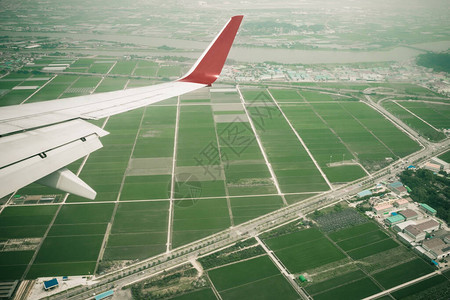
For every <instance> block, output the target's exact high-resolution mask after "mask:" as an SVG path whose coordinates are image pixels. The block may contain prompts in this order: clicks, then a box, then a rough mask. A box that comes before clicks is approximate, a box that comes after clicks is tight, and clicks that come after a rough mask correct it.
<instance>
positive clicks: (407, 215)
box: [398, 209, 417, 219]
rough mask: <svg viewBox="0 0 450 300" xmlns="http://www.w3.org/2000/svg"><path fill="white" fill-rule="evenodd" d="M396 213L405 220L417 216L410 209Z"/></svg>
mask: <svg viewBox="0 0 450 300" xmlns="http://www.w3.org/2000/svg"><path fill="white" fill-rule="evenodd" d="M398 213H399V214H401V215H402V216H404V217H405V218H407V219H408V218H412V217H415V216H417V213H416V212H415V211H414V210H412V209H405V210H402V211H399V212H398Z"/></svg>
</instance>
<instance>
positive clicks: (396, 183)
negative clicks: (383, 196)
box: [389, 181, 403, 188]
mask: <svg viewBox="0 0 450 300" xmlns="http://www.w3.org/2000/svg"><path fill="white" fill-rule="evenodd" d="M389 186H390V187H393V188H399V187H402V186H403V183H401V182H400V181H396V182H393V183H391V184H389Z"/></svg>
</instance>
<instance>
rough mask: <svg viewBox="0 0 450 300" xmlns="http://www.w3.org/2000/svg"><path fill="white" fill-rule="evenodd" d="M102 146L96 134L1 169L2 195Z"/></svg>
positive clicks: (0, 189) (0, 186)
mask: <svg viewBox="0 0 450 300" xmlns="http://www.w3.org/2000/svg"><path fill="white" fill-rule="evenodd" d="M101 147H102V143H101V142H100V140H99V138H98V136H97V135H96V134H92V135H89V136H87V137H86V138H85V141H82V140H80V139H78V140H76V141H73V142H70V143H68V144H65V145H62V146H60V147H57V148H54V149H51V150H49V151H46V152H45V155H41V156H39V155H35V156H32V157H29V158H27V159H24V160H21V161H19V162H16V163H14V164H11V165H8V166H6V167H4V168H2V169H0V182H1V185H0V196H1V197H3V196H5V195H8V194H9V193H12V192H14V191H16V190H18V189H20V188H21V187H23V186H26V185H28V184H30V183H33V182H35V181H36V180H38V179H40V178H42V177H44V176H47V175H49V174H52V173H53V172H55V171H57V170H59V169H61V168H63V167H65V166H67V165H68V164H70V163H72V162H74V161H76V160H78V159H80V158H82V157H84V156H86V155H88V154H89V153H91V152H94V151H95V150H98V149H100V148H101Z"/></svg>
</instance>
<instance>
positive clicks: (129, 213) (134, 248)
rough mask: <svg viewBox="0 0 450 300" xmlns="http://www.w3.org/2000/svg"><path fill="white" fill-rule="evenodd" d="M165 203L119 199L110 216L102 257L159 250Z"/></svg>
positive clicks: (144, 254) (165, 218) (162, 240)
mask: <svg viewBox="0 0 450 300" xmlns="http://www.w3.org/2000/svg"><path fill="white" fill-rule="evenodd" d="M168 208H169V203H168V202H165V201H164V202H163V201H152V202H135V203H120V204H119V206H118V209H117V212H116V215H115V217H114V223H113V226H112V228H111V234H110V236H109V239H108V243H107V248H106V251H105V259H136V258H145V257H149V256H153V255H156V254H159V253H161V252H163V251H164V250H165V248H166V242H167V221H168V212H169V211H168Z"/></svg>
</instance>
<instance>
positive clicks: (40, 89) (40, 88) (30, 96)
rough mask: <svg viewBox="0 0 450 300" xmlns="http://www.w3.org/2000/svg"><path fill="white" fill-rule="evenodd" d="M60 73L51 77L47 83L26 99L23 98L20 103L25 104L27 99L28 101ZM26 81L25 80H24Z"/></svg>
mask: <svg viewBox="0 0 450 300" xmlns="http://www.w3.org/2000/svg"><path fill="white" fill-rule="evenodd" d="M57 76H58V75H53V77H52V78H50V80H48V81H47V82H46V83H44V84H43V85H42V86H41V87H40V88H38V89H37V90H36V91H34V93H32V94H31V95H30V96H28V97H26V98H25V100H23V101H22V102H20V104H19V105H22V104H24V103H25V102H26V101H28V100H29V99H30V98H31V97H33V96H34V95H35V94H36V93H37V92H39V91H40V90H42V89H43V88H44V87H45V86H46V85H47V84H49V83H50V81H52V80H53V79H55V78H56V77H57ZM23 82H25V81H23Z"/></svg>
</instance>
